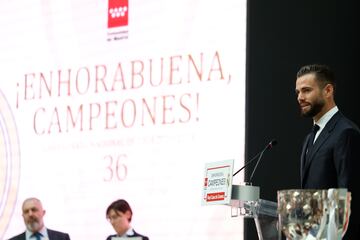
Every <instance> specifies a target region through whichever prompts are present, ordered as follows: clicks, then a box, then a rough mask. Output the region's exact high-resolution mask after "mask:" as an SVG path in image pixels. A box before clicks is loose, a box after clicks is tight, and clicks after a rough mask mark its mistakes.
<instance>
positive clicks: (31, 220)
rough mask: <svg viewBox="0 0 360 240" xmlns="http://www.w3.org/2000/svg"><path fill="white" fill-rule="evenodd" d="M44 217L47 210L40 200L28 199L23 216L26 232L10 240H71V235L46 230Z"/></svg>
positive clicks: (23, 209)
mask: <svg viewBox="0 0 360 240" xmlns="http://www.w3.org/2000/svg"><path fill="white" fill-rule="evenodd" d="M44 215H45V210H44V209H43V207H42V204H41V201H40V200H39V199H37V198H28V199H26V200H25V201H24V203H23V205H22V216H23V218H24V223H25V226H26V230H25V232H23V233H21V234H19V235H17V236H15V237H12V238H10V239H9V240H44V239H48V240H70V236H69V234H67V233H62V232H58V231H54V230H51V229H48V228H46V227H45V225H44V220H43V217H44Z"/></svg>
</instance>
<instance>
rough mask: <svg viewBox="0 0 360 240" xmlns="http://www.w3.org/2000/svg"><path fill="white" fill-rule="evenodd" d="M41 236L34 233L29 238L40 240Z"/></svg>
mask: <svg viewBox="0 0 360 240" xmlns="http://www.w3.org/2000/svg"><path fill="white" fill-rule="evenodd" d="M41 237H42V234H41V233H39V232H36V233H34V234H33V235H31V238H35V239H36V240H41Z"/></svg>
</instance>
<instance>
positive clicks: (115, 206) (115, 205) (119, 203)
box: [106, 199, 132, 222]
mask: <svg viewBox="0 0 360 240" xmlns="http://www.w3.org/2000/svg"><path fill="white" fill-rule="evenodd" d="M111 210H115V211H116V212H117V211H120V212H122V213H126V211H130V213H131V216H130V218H129V222H131V218H132V210H131V207H130V205H129V203H128V202H127V201H125V200H124V199H119V200H116V201H114V202H112V203H111V204H110V205H109V206H108V208H107V209H106V216H109V213H110V211H111Z"/></svg>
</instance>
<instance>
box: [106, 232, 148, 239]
mask: <svg viewBox="0 0 360 240" xmlns="http://www.w3.org/2000/svg"><path fill="white" fill-rule="evenodd" d="M112 237H117V235H116V234H115V235H110V236H108V237H107V238H106V240H111V238H112ZM133 237H141V239H142V240H149V238H148V237H146V236H144V235H141V234H139V233H137V232H135V231H134V235H131V236H128V238H133Z"/></svg>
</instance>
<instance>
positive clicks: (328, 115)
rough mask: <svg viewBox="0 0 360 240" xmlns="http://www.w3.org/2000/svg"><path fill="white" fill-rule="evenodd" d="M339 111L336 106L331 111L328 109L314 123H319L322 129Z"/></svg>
mask: <svg viewBox="0 0 360 240" xmlns="http://www.w3.org/2000/svg"><path fill="white" fill-rule="evenodd" d="M338 111H339V109H338V107H337V106H335V107H333V108H332V109H330V110H329V111H327V112H326V113H325V114H324V115H323V116H322V117H321V118H320V119H319V120H318V121H317V122H314V124H317V125H319V127H320V129H319V130H322V129H323V128H324V127H325V125H326V124H327V123H328V122H329V120H330V119H331V118H332V117H333V116H334V115H335V113H337V112H338Z"/></svg>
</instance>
